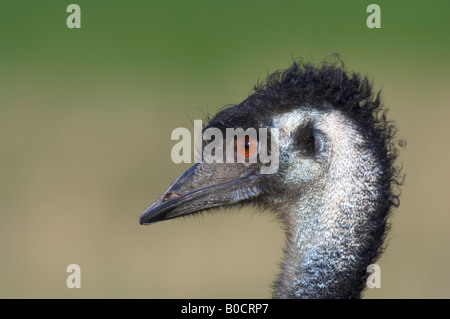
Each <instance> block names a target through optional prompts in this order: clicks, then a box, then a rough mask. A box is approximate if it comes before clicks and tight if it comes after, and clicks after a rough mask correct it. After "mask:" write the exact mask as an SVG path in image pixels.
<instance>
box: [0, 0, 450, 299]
mask: <svg viewBox="0 0 450 319" xmlns="http://www.w3.org/2000/svg"><path fill="white" fill-rule="evenodd" d="M71 3H73V1H62V0H58V1H56V0H55V1H50V0H41V1H36V0H21V1H13V0H4V1H2V2H1V5H0V133H1V134H0V165H1V166H0V168H1V169H0V297H2V298H49V297H53V298H81V297H84V298H222V297H224V298H267V297H270V296H271V290H270V285H271V283H272V281H273V280H274V279H275V277H276V275H277V273H278V269H279V268H278V265H279V263H280V261H281V257H282V250H281V249H282V248H283V246H284V237H283V233H282V231H281V228H280V226H279V225H278V224H277V223H276V222H275V221H274V220H273V218H272V217H271V216H270V215H269V214H267V213H262V214H260V213H255V211H252V210H248V211H223V212H221V213H218V214H215V215H211V214H206V215H202V216H199V217H192V218H185V219H182V220H172V221H166V222H163V223H158V224H155V225H152V226H147V227H144V226H140V225H139V223H138V218H139V215H140V213H141V212H142V211H143V210H144V209H145V208H146V207H147V206H148V205H150V204H151V203H152V202H153V201H154V200H156V199H157V198H158V197H159V196H160V195H161V194H162V192H163V191H164V190H165V189H166V187H167V186H168V185H169V183H170V182H171V181H172V180H173V179H175V178H176V177H177V176H178V175H179V174H180V173H182V172H183V171H184V170H185V169H186V168H187V167H189V165H188V164H185V165H176V164H174V163H173V162H172V161H171V159H170V150H171V148H172V146H173V145H174V142H173V141H171V140H170V134H171V132H172V130H173V129H174V128H177V127H187V128H189V129H191V128H192V124H191V123H192V122H191V120H193V119H202V118H204V114H203V113H204V112H209V113H212V114H214V113H215V112H216V110H217V109H218V108H220V107H221V106H223V105H226V104H230V103H239V102H240V101H242V100H243V99H245V98H246V97H247V96H248V94H249V93H250V92H251V89H252V86H253V85H254V84H255V83H256V81H257V80H262V79H264V78H265V77H266V75H267V74H268V73H270V72H272V71H274V70H277V69H280V68H286V67H288V66H289V65H290V63H291V62H292V59H293V58H304V59H305V60H309V61H314V62H320V61H321V60H322V59H324V58H325V57H327V56H328V55H330V54H333V53H339V54H340V56H341V58H342V60H343V61H344V62H345V63H346V66H347V68H348V69H349V70H355V71H358V72H361V73H363V74H368V75H369V76H370V78H372V79H374V82H375V85H376V87H377V89H382V92H383V97H384V103H385V105H386V106H387V107H388V108H389V109H390V113H389V116H390V118H391V119H395V121H396V123H397V125H398V127H399V130H400V131H399V135H398V137H399V138H404V139H406V140H407V147H406V148H405V149H404V150H403V151H402V153H401V157H400V161H401V162H402V163H403V166H404V172H405V173H406V181H405V185H404V186H403V188H402V197H401V206H400V208H399V209H397V210H396V211H395V212H394V215H393V218H392V220H391V221H392V231H391V233H390V236H389V247H388V249H387V251H386V253H385V254H384V255H383V257H382V258H381V259H380V261H379V264H380V266H381V270H382V273H381V276H382V277H381V279H382V283H381V288H380V289H371V290H368V291H367V292H366V294H365V297H366V298H450V254H449V244H450V243H449V242H450V231H449V230H448V227H449V224H450V214H449V210H450V209H449V207H450V196H449V189H450V174H449V173H450V170H449V168H448V165H449V163H450V151H449V148H448V146H449V143H448V138H449V136H450V134H449V133H450V109H449V102H448V101H449V98H450V90H449V89H450V77H449V74H450V63H449V57H450V44H449V38H448V34H449V31H450V22H449V21H450V19H449V18H448V15H449V12H450V4H449V2H448V1H430V2H418V1H417V2H416V1H395V2H393V1H376V2H375V3H377V4H379V5H380V7H381V24H382V28H381V29H368V28H367V26H366V18H367V16H368V13H366V8H367V6H368V4H370V3H372V1H339V2H338V1H300V0H296V1H264V0H258V1H242V0H241V1H230V0H228V1H194V0H191V1H166V2H162V1H123V0H122V1H112V0H110V1H99V0H89V1H87V0H85V1H81V0H80V1H76V3H77V4H78V5H80V7H81V26H82V28H81V29H68V28H67V26H66V18H67V16H68V15H69V14H68V13H66V8H67V6H68V5H69V4H71ZM72 263H76V264H79V265H80V267H81V289H68V288H67V287H66V278H67V276H68V274H67V273H66V267H67V265H69V264H72Z"/></svg>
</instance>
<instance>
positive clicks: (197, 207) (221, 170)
mask: <svg viewBox="0 0 450 319" xmlns="http://www.w3.org/2000/svg"><path fill="white" fill-rule="evenodd" d="M259 177H260V174H259V173H258V172H255V171H252V170H249V168H248V167H247V166H245V165H243V164H225V163H223V164H206V163H201V164H195V165H194V166H192V167H191V168H190V169H188V170H187V171H186V172H185V173H184V174H182V175H181V176H180V177H178V178H177V179H176V180H175V181H174V182H173V183H172V184H171V185H170V186H169V188H168V189H167V190H166V191H165V192H164V194H163V195H162V196H161V197H160V198H159V199H158V200H157V201H156V202H154V203H153V204H152V205H151V206H150V207H149V208H147V209H146V210H145V211H144V212H143V213H142V214H141V217H140V219H139V222H140V223H141V225H142V224H143V225H149V224H152V223H155V222H158V221H163V220H167V219H172V218H177V217H180V216H183V215H187V214H192V213H195V212H199V211H202V210H205V209H208V208H212V207H217V206H226V205H232V204H235V203H237V202H241V201H244V200H246V199H250V198H254V197H256V196H258V195H259V194H260V191H259V189H258V187H257V183H256V181H257V180H258V178H259Z"/></svg>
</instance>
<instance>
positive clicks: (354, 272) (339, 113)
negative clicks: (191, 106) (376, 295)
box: [140, 62, 400, 298]
mask: <svg viewBox="0 0 450 319" xmlns="http://www.w3.org/2000/svg"><path fill="white" fill-rule="evenodd" d="M211 127H215V128H218V129H220V130H221V131H223V133H224V134H225V130H226V128H238V127H241V128H244V129H246V128H250V127H254V128H262V127H263V128H268V129H277V131H278V132H279V136H278V141H277V143H278V150H279V167H278V170H277V172H276V173H274V174H261V173H260V169H261V166H262V163H260V162H256V163H253V164H249V163H205V162H203V163H198V164H195V165H194V166H192V167H191V168H190V169H189V170H187V171H186V172H185V173H184V174H183V175H181V176H180V177H179V178H178V179H176V180H175V181H174V182H173V183H172V184H171V185H170V186H169V188H168V189H167V191H166V192H165V193H164V194H163V195H162V196H161V197H160V198H159V199H158V200H157V201H156V202H155V203H154V204H152V205H151V206H150V207H149V208H148V209H147V210H145V211H144V212H143V213H142V215H141V217H140V223H141V224H152V223H154V222H157V221H162V220H167V219H172V218H177V217H180V216H184V215H187V214H194V213H198V212H201V211H205V210H208V209H213V208H215V207H223V206H226V207H231V206H239V205H245V204H254V205H256V206H259V207H261V208H264V209H266V210H269V211H271V212H273V213H274V214H276V216H277V217H278V218H279V219H280V220H281V222H282V224H283V225H284V227H285V230H286V250H285V258H284V261H283V264H282V270H281V274H280V276H279V278H278V279H277V280H276V282H275V284H274V297H275V298H360V297H361V296H362V293H363V291H364V289H365V281H366V278H367V276H368V273H367V267H368V266H369V265H370V264H372V263H374V262H375V261H376V260H377V259H378V258H379V256H380V254H381V253H382V251H383V250H384V248H385V247H384V246H383V243H384V240H385V237H386V234H387V231H388V228H389V225H388V217H389V215H390V213H391V211H392V209H393V208H394V207H397V206H398V205H399V193H398V185H399V184H400V182H399V174H400V169H399V168H397V167H396V166H395V161H396V158H397V154H398V149H397V147H396V143H395V141H394V135H395V133H396V127H395V126H394V124H393V123H392V122H391V121H388V120H387V119H386V111H385V110H384V109H383V107H382V104H381V94H380V93H379V92H378V93H377V94H375V93H374V92H373V86H372V84H371V82H370V81H369V80H368V78H367V77H363V76H361V75H360V74H358V73H349V72H347V71H346V70H345V68H344V66H343V64H342V63H327V62H323V63H321V64H318V65H314V64H312V63H304V62H294V63H293V65H292V66H290V67H289V68H288V69H286V70H284V71H277V72H274V73H273V74H271V75H269V76H268V78H267V80H266V81H265V82H264V83H261V84H258V85H257V86H256V87H255V89H254V92H253V93H252V94H251V95H250V96H249V97H248V98H247V99H246V100H244V101H243V102H242V103H240V104H237V105H234V106H229V107H227V108H224V109H223V110H222V111H220V112H219V113H218V114H216V115H215V116H214V117H213V118H212V119H211V120H210V121H209V123H208V125H207V126H206V127H205V128H204V130H206V129H208V128H211Z"/></svg>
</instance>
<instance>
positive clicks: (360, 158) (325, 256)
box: [275, 141, 387, 298]
mask: <svg viewBox="0 0 450 319" xmlns="http://www.w3.org/2000/svg"><path fill="white" fill-rule="evenodd" d="M344 142H345V141H344ZM350 145H355V143H353V144H351V143H346V144H345V145H338V147H336V148H335V149H336V150H338V151H336V152H335V153H334V156H333V157H332V159H331V160H330V166H329V169H328V175H327V176H325V177H324V178H323V180H321V181H315V183H314V184H313V185H314V186H311V187H310V188H309V189H308V188H307V189H306V191H304V192H303V193H302V195H301V196H300V197H299V198H297V200H296V201H295V202H294V203H292V202H291V203H290V204H285V205H284V207H282V208H281V209H282V210H283V213H282V218H283V219H284V221H285V224H286V228H287V247H286V252H285V253H286V256H285V260H284V263H283V267H282V274H281V275H280V278H279V280H278V281H277V282H276V284H275V297H276V298H359V297H361V293H362V291H363V290H364V288H365V284H366V283H365V281H366V278H367V276H368V274H367V267H368V266H369V265H370V264H371V263H373V262H374V261H375V260H376V258H377V257H378V254H379V252H380V247H381V245H382V242H383V239H384V233H385V228H386V216H387V211H382V209H380V207H381V206H380V204H379V203H382V202H383V199H384V198H382V197H383V196H384V195H383V193H384V192H383V191H382V189H383V186H382V185H380V184H381V183H380V180H381V179H382V172H381V169H380V165H379V163H377V161H376V160H375V159H374V156H373V154H371V151H370V148H364V149H363V148H361V147H358V146H350ZM360 145H361V144H360ZM346 147H347V148H352V149H345V148H346Z"/></svg>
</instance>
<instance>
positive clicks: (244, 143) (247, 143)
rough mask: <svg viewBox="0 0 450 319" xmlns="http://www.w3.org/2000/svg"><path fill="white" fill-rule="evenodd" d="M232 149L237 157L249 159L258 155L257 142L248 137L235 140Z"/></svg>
mask: <svg viewBox="0 0 450 319" xmlns="http://www.w3.org/2000/svg"><path fill="white" fill-rule="evenodd" d="M234 148H235V150H236V152H237V153H238V154H239V155H241V156H242V157H244V158H245V159H249V158H251V157H253V156H255V155H256V154H257V153H258V141H257V140H255V139H253V138H251V137H248V136H245V137H244V138H242V137H241V138H236V140H235V144H234Z"/></svg>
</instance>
